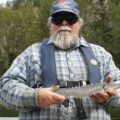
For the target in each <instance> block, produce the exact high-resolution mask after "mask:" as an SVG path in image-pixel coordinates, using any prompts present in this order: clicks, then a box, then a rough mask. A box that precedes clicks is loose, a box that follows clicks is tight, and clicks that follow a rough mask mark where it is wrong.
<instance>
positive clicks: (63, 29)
mask: <svg viewBox="0 0 120 120" xmlns="http://www.w3.org/2000/svg"><path fill="white" fill-rule="evenodd" d="M64 31H65V32H67V31H68V32H72V30H71V29H70V28H68V27H64V26H63V27H60V28H59V29H58V32H64Z"/></svg>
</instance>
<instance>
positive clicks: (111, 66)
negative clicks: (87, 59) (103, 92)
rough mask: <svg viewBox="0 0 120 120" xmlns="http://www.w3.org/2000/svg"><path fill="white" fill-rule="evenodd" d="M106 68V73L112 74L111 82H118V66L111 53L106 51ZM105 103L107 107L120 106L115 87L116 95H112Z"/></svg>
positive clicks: (119, 78) (119, 98)
mask: <svg viewBox="0 0 120 120" xmlns="http://www.w3.org/2000/svg"><path fill="white" fill-rule="evenodd" d="M106 60H107V62H106V63H107V64H106V70H107V72H106V73H107V74H110V75H112V82H116V83H119V84H120V70H119V68H118V67H116V65H115V63H114V61H113V58H112V55H111V54H110V53H108V52H106ZM106 104H107V105H108V106H109V107H116V108H120V90H119V89H117V95H116V96H114V97H112V98H111V99H110V100H108V101H107V102H106Z"/></svg>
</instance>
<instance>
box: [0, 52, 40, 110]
mask: <svg viewBox="0 0 120 120" xmlns="http://www.w3.org/2000/svg"><path fill="white" fill-rule="evenodd" d="M28 54H31V51H30V50H26V51H24V52H23V53H22V54H21V55H19V56H18V57H17V58H16V59H15V61H14V62H13V64H12V65H11V67H10V68H9V69H8V71H7V72H6V73H5V74H4V75H3V76H2V77H1V78H0V99H1V102H2V103H3V104H4V105H5V106H6V107H8V108H12V109H16V110H18V111H31V110H34V109H38V105H37V103H36V89H33V88H31V87H29V82H28V81H29V59H30V58H29V55H28Z"/></svg>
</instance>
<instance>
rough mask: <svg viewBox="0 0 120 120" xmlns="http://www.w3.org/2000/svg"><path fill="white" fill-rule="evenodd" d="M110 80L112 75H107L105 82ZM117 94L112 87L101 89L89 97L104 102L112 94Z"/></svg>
mask: <svg viewBox="0 0 120 120" xmlns="http://www.w3.org/2000/svg"><path fill="white" fill-rule="evenodd" d="M111 81H112V76H111V75H108V76H107V77H106V79H105V82H106V83H110V82H111ZM116 94H117V92H116V90H115V89H113V88H110V89H106V90H104V91H101V92H99V93H97V94H95V95H92V96H90V98H91V99H93V100H95V101H97V102H101V103H102V102H105V101H107V100H109V99H110V98H111V97H112V96H115V95H116Z"/></svg>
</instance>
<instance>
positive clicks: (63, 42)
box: [51, 30, 79, 50]
mask: <svg viewBox="0 0 120 120" xmlns="http://www.w3.org/2000/svg"><path fill="white" fill-rule="evenodd" d="M51 38H52V40H53V43H54V45H55V46H56V47H59V48H61V49H64V50H68V49H71V48H74V47H76V45H77V43H78V41H79V37H78V36H75V35H73V34H72V33H71V32H69V31H64V30H63V31H60V32H58V33H57V34H56V35H55V36H51Z"/></svg>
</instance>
